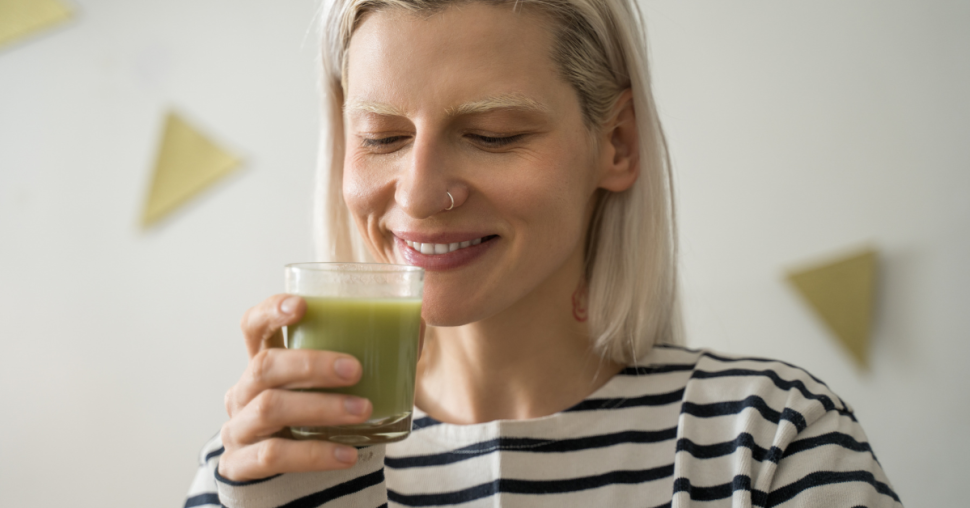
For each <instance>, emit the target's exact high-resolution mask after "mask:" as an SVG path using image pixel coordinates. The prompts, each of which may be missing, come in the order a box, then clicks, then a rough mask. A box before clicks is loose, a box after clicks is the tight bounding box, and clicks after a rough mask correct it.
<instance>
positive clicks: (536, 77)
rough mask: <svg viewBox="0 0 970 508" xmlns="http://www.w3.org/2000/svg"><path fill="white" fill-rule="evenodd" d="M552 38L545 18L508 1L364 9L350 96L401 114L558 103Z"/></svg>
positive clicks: (351, 51)
mask: <svg viewBox="0 0 970 508" xmlns="http://www.w3.org/2000/svg"><path fill="white" fill-rule="evenodd" d="M552 42H553V38H552V34H551V32H550V30H549V22H548V21H547V19H546V18H545V17H544V16H542V15H541V14H540V13H537V12H535V11H534V10H527V9H522V8H519V9H514V8H513V4H499V5H489V4H485V3H481V2H471V3H461V4H457V5H456V6H453V7H448V8H445V9H443V10H440V11H436V12H433V13H427V12H416V13H415V12H408V11H405V10H403V9H398V8H388V9H383V10H380V11H377V12H373V13H370V14H368V15H367V16H366V17H365V18H364V20H363V21H362V22H361V24H360V25H359V26H358V28H357V30H356V31H355V33H354V35H353V37H352V39H351V42H350V46H349V48H348V54H347V74H346V80H347V82H346V83H345V87H346V90H347V100H348V102H371V103H383V104H390V105H393V106H394V107H395V108H398V109H400V110H404V111H406V112H414V111H419V110H423V109H426V108H434V109H436V110H449V109H452V110H453V109H454V108H455V107H457V106H458V105H459V104H462V103H467V102H469V101H476V100H481V99H482V98H483V97H503V96H504V97H513V96H514V97H522V98H527V99H531V100H534V101H536V102H538V103H540V104H547V103H550V102H555V101H556V100H561V99H562V97H557V94H558V95H562V94H563V92H564V91H565V93H567V94H568V93H569V88H568V85H566V83H565V82H564V81H563V80H562V79H561V78H560V77H559V74H558V70H557V67H556V65H555V63H554V62H553V59H552Z"/></svg>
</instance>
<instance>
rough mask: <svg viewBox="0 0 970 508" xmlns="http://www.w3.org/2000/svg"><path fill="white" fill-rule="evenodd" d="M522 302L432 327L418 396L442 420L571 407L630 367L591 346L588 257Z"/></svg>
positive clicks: (516, 416)
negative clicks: (585, 304)
mask: <svg viewBox="0 0 970 508" xmlns="http://www.w3.org/2000/svg"><path fill="white" fill-rule="evenodd" d="M570 264H571V265H575V266H570V267H567V270H564V272H565V273H564V274H561V275H560V276H556V277H552V278H550V279H549V280H548V281H547V282H546V283H545V284H543V285H541V286H539V287H538V288H537V289H536V290H535V291H533V292H532V293H531V294H529V295H527V296H526V297H525V298H523V299H522V300H520V301H519V302H517V303H516V305H514V306H512V307H510V308H508V309H506V310H504V311H502V312H500V313H499V314H497V315H495V316H492V317H490V318H488V319H484V320H482V321H478V322H475V323H470V324H468V325H464V326H459V327H449V328H435V327H429V330H428V334H427V337H428V340H427V341H426V342H425V347H424V352H423V353H422V355H421V360H420V362H419V364H418V381H417V386H416V394H415V402H416V404H417V405H418V407H420V408H421V409H422V410H423V411H425V412H427V413H428V414H429V415H430V416H431V417H432V418H435V419H436V420H439V421H443V422H447V423H456V424H471V423H482V422H488V421H493V420H500V419H501V420H506V419H507V420H521V419H528V418H538V417H541V416H547V415H550V414H553V413H556V412H559V411H562V410H564V409H567V408H569V407H571V406H573V405H575V404H577V403H579V402H580V401H582V400H583V399H585V398H586V397H587V396H588V395H589V394H591V393H593V392H594V391H596V390H597V389H598V388H600V387H601V386H603V385H604V384H605V383H606V382H607V381H609V380H610V379H611V378H612V377H613V376H614V375H615V374H616V373H617V372H618V371H619V370H620V369H621V368H622V367H623V366H622V365H620V364H618V363H615V362H612V361H609V360H604V359H602V358H600V357H599V355H597V354H596V353H595V352H594V351H593V349H592V343H591V341H590V339H589V330H588V328H587V326H586V323H585V309H577V308H576V303H579V301H581V300H583V299H582V298H579V297H581V296H583V295H582V293H583V292H584V291H585V289H584V287H583V285H582V276H581V274H582V262H581V257H580V259H578V260H575V262H572V263H570Z"/></svg>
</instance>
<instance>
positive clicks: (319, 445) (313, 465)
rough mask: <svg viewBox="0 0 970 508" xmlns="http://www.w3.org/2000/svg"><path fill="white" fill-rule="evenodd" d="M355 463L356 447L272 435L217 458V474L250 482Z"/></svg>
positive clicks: (333, 468)
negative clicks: (276, 475) (277, 475)
mask: <svg viewBox="0 0 970 508" xmlns="http://www.w3.org/2000/svg"><path fill="white" fill-rule="evenodd" d="M356 462H357V449H356V448H354V447H352V446H347V445H341V444H336V443H331V442H328V441H292V440H289V439H281V438H271V439H266V440H264V441H260V442H259V443H256V444H252V445H249V446H245V447H242V448H238V449H234V450H229V449H228V448H227V449H226V452H225V453H223V455H222V457H221V458H220V459H219V474H220V475H221V476H222V477H224V478H227V479H229V480H232V481H249V480H258V479H261V478H266V477H269V476H273V475H275V474H279V473H295V472H302V471H329V470H335V469H347V468H349V467H351V466H353V465H354V464H355V463H356Z"/></svg>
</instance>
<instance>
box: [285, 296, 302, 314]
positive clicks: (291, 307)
mask: <svg viewBox="0 0 970 508" xmlns="http://www.w3.org/2000/svg"><path fill="white" fill-rule="evenodd" d="M299 303H300V297H299V296H291V297H289V298H287V299H286V300H283V303H281V304H280V312H282V313H283V314H293V311H295V310H296V306H297V304H299Z"/></svg>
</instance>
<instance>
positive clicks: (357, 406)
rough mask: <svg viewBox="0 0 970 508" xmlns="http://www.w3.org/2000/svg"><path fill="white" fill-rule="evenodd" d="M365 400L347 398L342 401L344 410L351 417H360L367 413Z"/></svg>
mask: <svg viewBox="0 0 970 508" xmlns="http://www.w3.org/2000/svg"><path fill="white" fill-rule="evenodd" d="M367 404H368V402H367V399H361V398H359V397H347V398H346V399H344V410H346V411H347V412H348V413H350V414H352V415H358V416H359V415H362V414H364V412H365V411H367Z"/></svg>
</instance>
